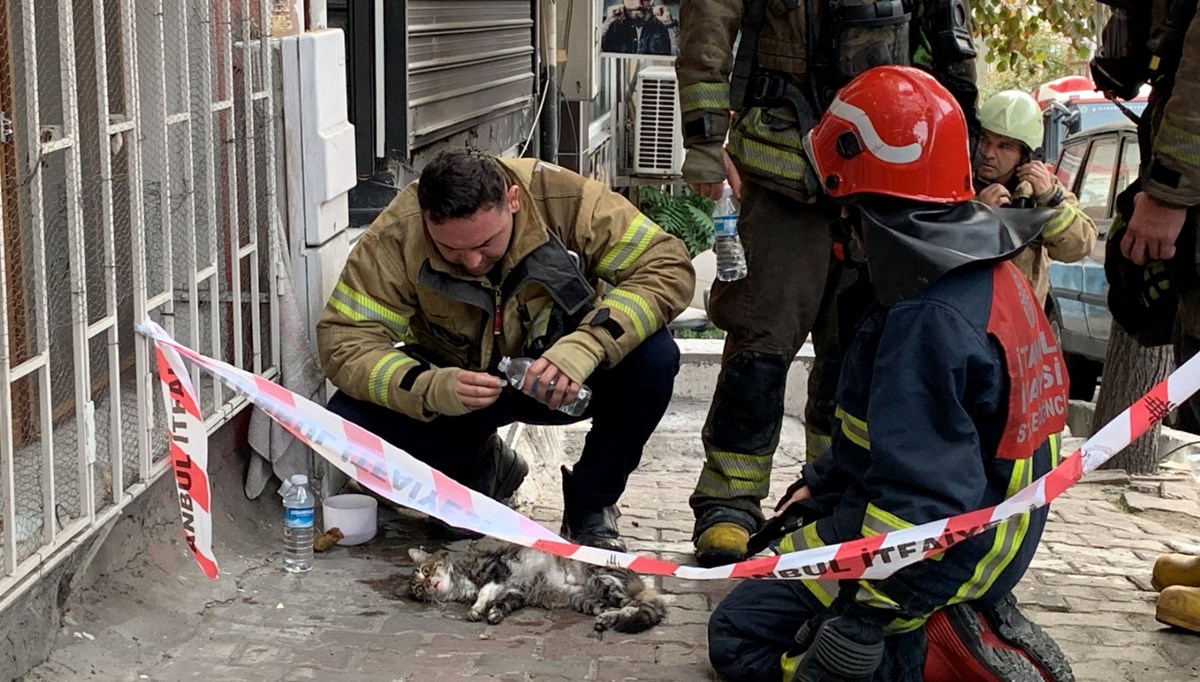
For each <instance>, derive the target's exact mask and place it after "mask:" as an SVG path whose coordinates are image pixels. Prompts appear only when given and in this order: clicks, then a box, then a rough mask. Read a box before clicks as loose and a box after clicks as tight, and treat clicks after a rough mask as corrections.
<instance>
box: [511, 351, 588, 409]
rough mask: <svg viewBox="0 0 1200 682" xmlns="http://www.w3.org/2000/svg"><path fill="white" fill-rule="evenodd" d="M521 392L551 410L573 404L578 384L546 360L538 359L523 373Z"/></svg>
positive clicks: (577, 394) (577, 392)
mask: <svg viewBox="0 0 1200 682" xmlns="http://www.w3.org/2000/svg"><path fill="white" fill-rule="evenodd" d="M521 390H523V391H525V392H526V393H527V394H529V395H530V396H532V397H533V398H534V399H535V400H537V401H538V402H539V403H542V404H543V405H545V406H546V407H549V408H550V409H552V410H557V409H558V408H559V407H561V406H563V405H569V404H571V403H573V402H575V398H577V397H578V396H579V384H577V383H575V382H574V381H571V377H569V376H567V375H566V374H565V373H564V372H563V371H562V370H560V369H559V368H558V367H556V366H555V365H554V363H552V362H550V361H549V360H547V359H546V358H538V359H537V360H534V361H533V364H532V365H530V366H529V369H528V371H526V372H525V383H523V384H521Z"/></svg>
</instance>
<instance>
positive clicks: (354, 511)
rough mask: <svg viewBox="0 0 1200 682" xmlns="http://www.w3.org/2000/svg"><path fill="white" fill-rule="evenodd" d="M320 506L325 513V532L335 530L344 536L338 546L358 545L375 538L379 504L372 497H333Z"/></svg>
mask: <svg viewBox="0 0 1200 682" xmlns="http://www.w3.org/2000/svg"><path fill="white" fill-rule="evenodd" d="M321 506H322V509H323V510H324V512H325V530H329V529H330V528H337V529H339V530H341V531H342V535H344V536H345V537H343V538H342V539H341V540H339V541H338V544H339V545H360V544H362V543H364V542H366V541H367V540H370V539H371V538H373V537H375V529H376V521H377V519H378V513H379V502H378V501H376V500H375V498H374V497H371V496H370V495H358V494H352V493H347V494H345V495H334V496H332V497H330V498H328V499H326V500H325V502H324V503H323V504H322V505H321Z"/></svg>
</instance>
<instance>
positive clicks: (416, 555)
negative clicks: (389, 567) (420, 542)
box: [408, 547, 429, 564]
mask: <svg viewBox="0 0 1200 682" xmlns="http://www.w3.org/2000/svg"><path fill="white" fill-rule="evenodd" d="M408 558H410V559H412V560H413V563H414V564H419V563H423V562H424V561H425V560H426V559H428V558H429V552H426V551H425V550H423V549H421V548H420V547H409V548H408Z"/></svg>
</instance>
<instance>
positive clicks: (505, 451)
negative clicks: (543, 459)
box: [468, 433, 529, 502]
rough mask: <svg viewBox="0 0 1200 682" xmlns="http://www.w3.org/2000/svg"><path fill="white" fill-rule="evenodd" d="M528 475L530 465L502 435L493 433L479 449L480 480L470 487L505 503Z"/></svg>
mask: <svg viewBox="0 0 1200 682" xmlns="http://www.w3.org/2000/svg"><path fill="white" fill-rule="evenodd" d="M528 474H529V465H528V464H526V462H525V460H524V459H523V458H522V457H521V455H519V454H517V451H516V450H513V449H512V448H510V447H508V445H506V444H505V443H504V439H503V438H501V437H500V434H497V433H493V434H492V435H491V436H489V437H488V439H487V441H486V442H485V443H484V444H483V447H481V448H480V449H479V479H478V480H477V481H476V482H475V483H474V484H470V483H469V484H468V485H469V486H470V487H472V488H475V489H476V490H478V491H479V492H481V493H483V494H484V495H487V496H488V497H490V498H492V499H493V500H496V501H497V502H503V501H505V500H507V499H508V498H510V497H512V496H513V493H515V492H517V488H520V487H521V483H522V482H524V480H525V476H526V475H528Z"/></svg>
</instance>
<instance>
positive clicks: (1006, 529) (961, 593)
mask: <svg viewBox="0 0 1200 682" xmlns="http://www.w3.org/2000/svg"><path fill="white" fill-rule="evenodd" d="M1030 483H1033V460H1032V459H1018V460H1015V461H1013V472H1012V476H1011V477H1009V479H1008V490H1007V492H1006V493H1005V495H1004V497H1005V499H1007V498H1009V497H1012V496H1013V495H1015V494H1016V493H1017V492H1018V491H1019V490H1021V489H1022V488H1024V487H1025V486H1027V485H1029V484H1030ZM1028 529H1029V512H1026V513H1024V514H1021V515H1020V516H1017V517H1016V518H1013V519H1009V520H1007V521H1004V522H1002V523H1001V524H1000V525H999V526H997V527H996V536H995V539H994V540H993V541H992V547H991V549H989V550H988V553H987V554H985V555H983V558H982V559H980V560H979V563H977V564H975V573H974V574H973V575H972V576H971V579H970V580H968V581H967V582H965V583H963V584H962V587H960V588H959V589H958V593H957V594H955V595H954V597H953V598H952V599H951V600H950V603H951V604H957V603H959V602H964V601H970V600H972V599H978V598H979V597H981V596H983V595H984V594H985V593H986V592H987V591H988V590H989V589H991V587H992V585H993V584H995V582H996V579H997V578H999V577H1000V574H1001V573H1003V572H1004V569H1005V568H1007V567H1008V564H1009V563H1010V562H1011V561H1012V559H1013V557H1014V556H1016V554H1017V550H1018V549H1020V548H1021V542H1022V541H1023V540H1024V539H1025V532H1026V531H1027V530H1028Z"/></svg>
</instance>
